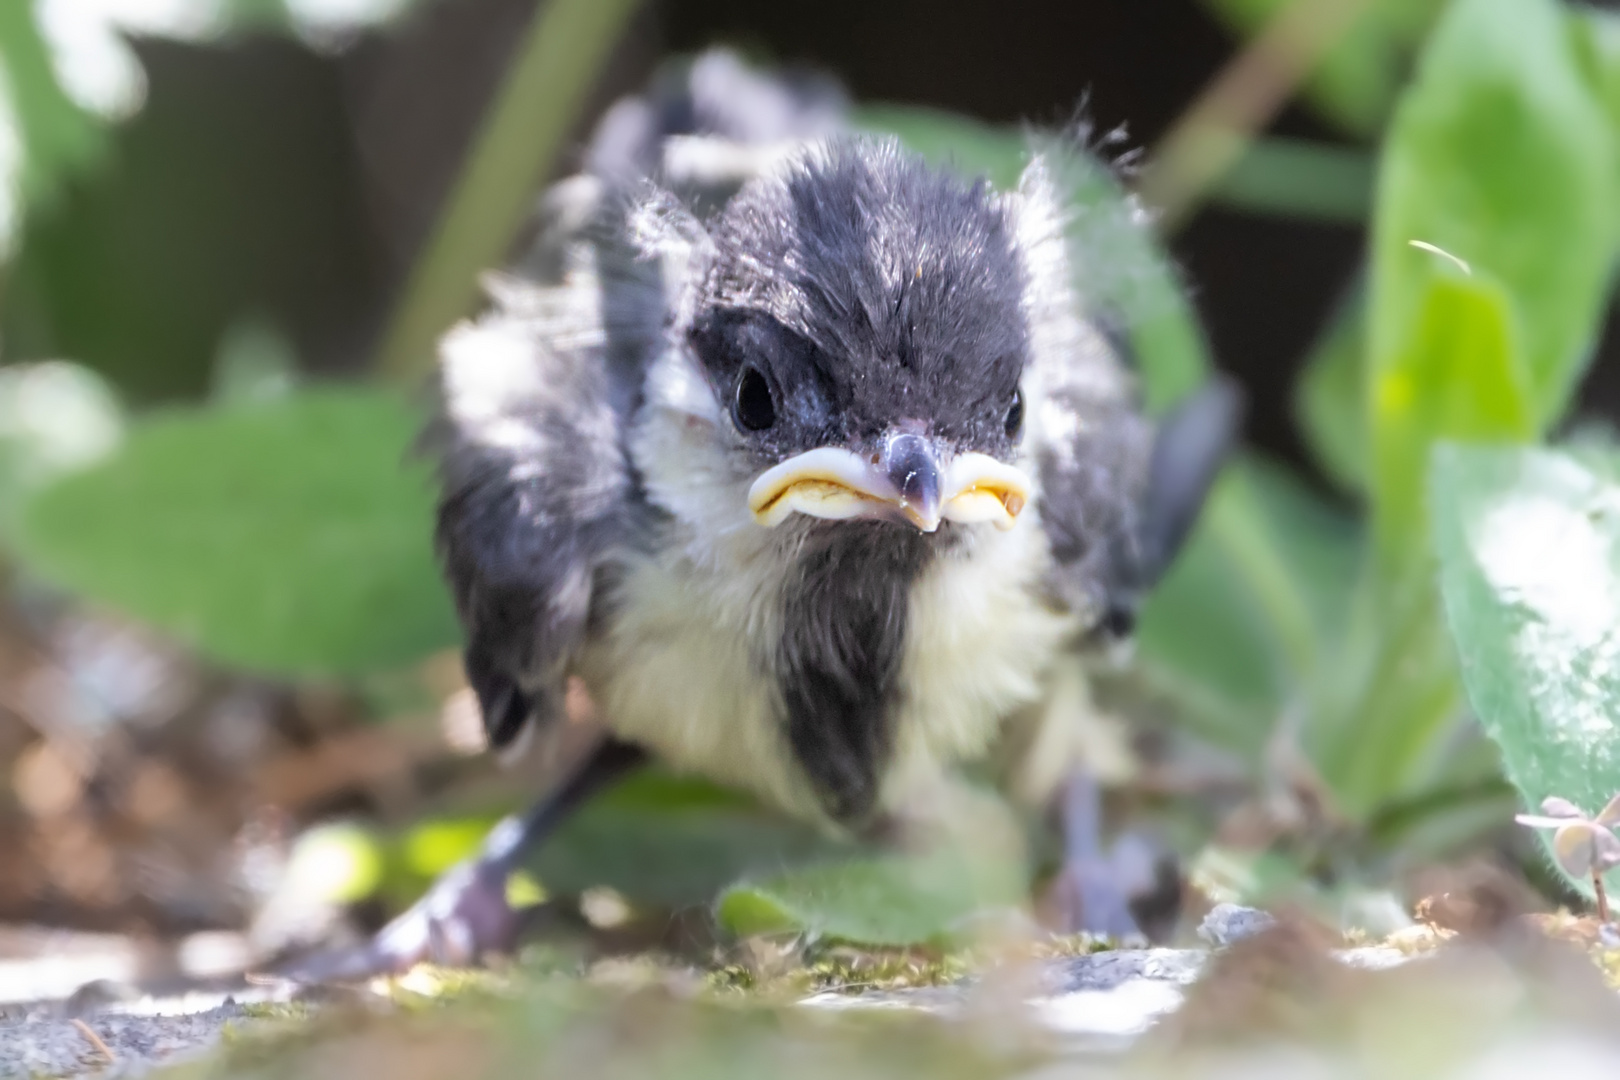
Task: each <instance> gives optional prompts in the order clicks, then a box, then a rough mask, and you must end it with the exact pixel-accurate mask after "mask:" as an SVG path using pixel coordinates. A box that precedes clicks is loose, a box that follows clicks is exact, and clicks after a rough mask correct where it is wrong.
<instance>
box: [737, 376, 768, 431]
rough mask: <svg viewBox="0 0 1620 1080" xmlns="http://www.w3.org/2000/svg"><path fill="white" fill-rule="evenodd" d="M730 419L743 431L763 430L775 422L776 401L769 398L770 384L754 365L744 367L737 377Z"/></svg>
mask: <svg viewBox="0 0 1620 1080" xmlns="http://www.w3.org/2000/svg"><path fill="white" fill-rule="evenodd" d="M731 419H732V420H733V421H734V422H735V423H736V425H737V426H738V427H739V428H741V429H742V430H743V431H764V430H765V429H766V428H768V427H770V426H771V425H772V424H774V423H776V403H775V402H774V401H772V400H771V384H770V383H768V382H766V381H765V376H764V375H763V374H761V372H760V370H759V369H758V368H756V367H745V368H743V370H742V375H740V376H739V377H738V379H737V396H736V398H735V399H734V400H733V401H732V403H731Z"/></svg>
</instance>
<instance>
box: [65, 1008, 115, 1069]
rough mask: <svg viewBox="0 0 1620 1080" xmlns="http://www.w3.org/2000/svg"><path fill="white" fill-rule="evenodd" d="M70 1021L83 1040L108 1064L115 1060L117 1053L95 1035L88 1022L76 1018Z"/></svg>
mask: <svg viewBox="0 0 1620 1080" xmlns="http://www.w3.org/2000/svg"><path fill="white" fill-rule="evenodd" d="M70 1022H71V1023H72V1024H73V1026H74V1027H76V1028H78V1029H79V1034H80V1035H83V1036H84V1039H85V1041H86V1042H88V1043H89V1044H90V1045H91V1046H93V1047H95V1048H96V1053H98V1054H100V1055H101V1056H102V1057H104V1058H106V1059H107V1063H108V1064H109V1065H110V1064H113V1063H115V1062H117V1060H118V1055H117V1054H115V1053H113V1052H112V1047H110V1046H108V1045H107V1044H106V1043H104V1042H102V1041H101V1036H100V1035H97V1034H96V1033H95V1030H94V1029H93V1028H91V1026H90V1025H89V1024H87V1023H85V1022H84V1021H83V1020H77V1019H76V1020H73V1021H70Z"/></svg>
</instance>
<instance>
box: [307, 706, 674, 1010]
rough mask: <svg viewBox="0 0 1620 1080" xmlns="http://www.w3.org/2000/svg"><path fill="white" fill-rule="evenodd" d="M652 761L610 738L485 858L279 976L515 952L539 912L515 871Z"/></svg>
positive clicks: (487, 849)
mask: <svg viewBox="0 0 1620 1080" xmlns="http://www.w3.org/2000/svg"><path fill="white" fill-rule="evenodd" d="M646 760H647V755H646V753H645V751H643V750H642V749H641V748H640V747H637V746H632V745H631V744H629V743H624V742H619V741H618V740H616V739H611V738H609V739H605V740H603V741H602V742H601V743H599V744H598V745H597V746H596V748H595V749H593V750H592V751H591V752H590V753H589V754H588V755H586V757H585V759H584V760H583V761H582V762H581V763H580V764H579V766H578V767H577V768H576V769H575V770H574V771H573V772H572V773H571V774H569V775H568V776H567V777H566V778H565V779H564V780H563V781H562V783H560V784H558V785H557V787H555V788H554V789H552V790H551V791H550V792H548V793H547V794H546V796H545V797H544V798H543V799H541V800H540V801H539V802H537V803H535V804H534V805H533V806H532V807H530V808H529V809H528V810H527V811H525V812H524V813H522V814H517V815H514V816H512V817H509V818H506V819H504V820H502V821H501V822H500V823H499V824H498V825H496V826H495V828H493V829H491V830H490V833H489V836H488V837H486V838H485V840H484V843H483V846H482V847H481V848H480V849H479V851H478V854H477V855H475V856H473V857H472V858H471V859H468V860H467V861H466V862H463V863H460V864H459V865H457V866H455V867H453V868H451V869H450V870H449V871H448V872H446V873H445V874H444V876H442V877H441V878H439V880H438V881H436V882H434V884H433V887H432V888H431V889H429V890H428V892H427V895H425V896H423V897H422V899H421V900H418V901H417V902H416V903H415V904H414V905H412V906H411V908H410V909H409V910H407V911H406V912H404V913H403V914H401V915H400V916H399V917H398V918H396V919H395V920H394V921H393V922H391V923H389V924H388V925H387V926H385V927H383V928H382V929H381V930H380V931H378V933H377V936H376V937H374V938H372V940H371V941H370V942H369V943H367V944H366V945H363V946H361V947H359V948H357V949H350V950H343V951H339V952H330V953H320V954H317V955H314V956H310V957H306V958H304V959H302V960H297V961H294V962H293V963H291V964H290V965H288V966H286V967H284V968H282V969H281V970H280V971H278V972H276V974H278V975H280V976H281V977H283V978H287V979H291V980H293V981H295V982H348V981H356V980H360V979H368V978H372V977H374V976H377V975H385V974H392V973H397V972H402V971H406V970H408V969H410V968H411V967H413V966H415V965H416V964H419V963H423V962H432V963H436V964H442V965H445V966H453V967H466V966H471V965H473V964H476V963H478V962H479V960H481V959H482V958H483V957H484V956H486V955H487V954H489V953H504V952H510V951H511V950H512V949H513V948H514V947H515V946H516V944H517V942H518V940H519V939H520V938H521V937H522V933H523V930H524V928H525V925H526V919H527V916H528V915H529V914H531V912H529V911H524V910H514V909H513V907H512V905H511V904H510V903H508V902H507V898H506V886H507V879H508V878H509V877H510V876H511V874H512V871H513V870H515V869H517V868H518V867H519V866H520V865H521V863H522V861H523V859H524V857H525V856H526V855H527V854H528V853H529V852H531V851H533V850H534V849H535V848H537V847H539V846H540V845H541V844H542V843H544V842H545V841H546V839H547V838H548V837H549V836H550V835H551V833H552V832H553V831H554V830H555V829H556V828H557V826H558V825H560V824H562V822H563V821H564V820H566V819H567V817H568V816H569V815H570V814H572V813H573V812H574V811H575V810H577V809H578V808H579V807H580V806H581V805H582V804H583V803H584V802H586V801H587V800H588V799H589V798H590V797H591V796H592V795H595V794H596V793H597V792H599V791H601V790H602V789H603V788H605V787H607V786H608V785H610V784H612V783H613V782H614V781H616V780H618V779H620V778H621V777H623V776H625V775H627V774H628V773H630V772H632V771H634V770H635V769H637V768H639V767H640V766H641V765H642V764H643V763H644V762H645V761H646Z"/></svg>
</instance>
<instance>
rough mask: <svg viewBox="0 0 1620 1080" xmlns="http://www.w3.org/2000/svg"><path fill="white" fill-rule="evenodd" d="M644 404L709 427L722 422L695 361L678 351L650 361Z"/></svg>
mask: <svg viewBox="0 0 1620 1080" xmlns="http://www.w3.org/2000/svg"><path fill="white" fill-rule="evenodd" d="M647 404H648V405H649V406H652V407H653V408H658V409H667V410H670V411H672V412H677V413H681V414H684V415H686V416H690V417H693V418H694V419H698V420H703V421H707V422H708V423H711V424H719V423H720V422H721V421H722V420H724V419H725V417H724V416H722V415H721V411H720V403H719V402H718V401H716V400H715V397H714V388H713V387H711V386H710V385H709V380H708V377H707V376H706V375H704V373H703V371H702V370H701V369H700V368H699V367H698V362H697V359H696V358H695V357H693V356H692V355H691V354H690V353H688V352H686V351H685V350H684V349H680V348H669V349H666V350H665V351H664V353H663V355H661V356H660V357H659V358H658V359H657V360H655V361H653V365H652V369H651V370H650V371H648V372H647Z"/></svg>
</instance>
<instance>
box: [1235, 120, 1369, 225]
mask: <svg viewBox="0 0 1620 1080" xmlns="http://www.w3.org/2000/svg"><path fill="white" fill-rule="evenodd" d="M1373 176H1374V170H1373V160H1372V157H1371V155H1369V154H1367V153H1364V152H1363V151H1360V150H1351V149H1347V148H1345V147H1342V146H1334V145H1332V144H1331V143H1321V142H1310V141H1307V140H1305V139H1283V138H1269V139H1255V140H1253V141H1252V142H1250V143H1249V145H1248V148H1247V149H1246V150H1244V152H1243V156H1242V157H1240V158H1238V159H1237V161H1236V162H1234V163H1233V164H1232V166H1231V167H1230V168H1229V169H1227V170H1226V171H1225V172H1224V173H1222V174H1221V176H1220V178H1219V179H1217V180H1215V181H1214V183H1213V186H1211V188H1210V190H1209V198H1210V200H1211V201H1212V202H1216V203H1219V204H1221V205H1223V206H1226V207H1228V208H1230V209H1233V210H1248V211H1251V212H1254V213H1261V214H1273V215H1280V216H1287V217H1300V218H1307V219H1309V220H1312V221H1329V222H1338V223H1342V224H1347V225H1360V224H1361V223H1362V222H1364V221H1366V220H1367V215H1368V213H1369V212H1370V211H1371V210H1372V189H1373Z"/></svg>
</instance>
